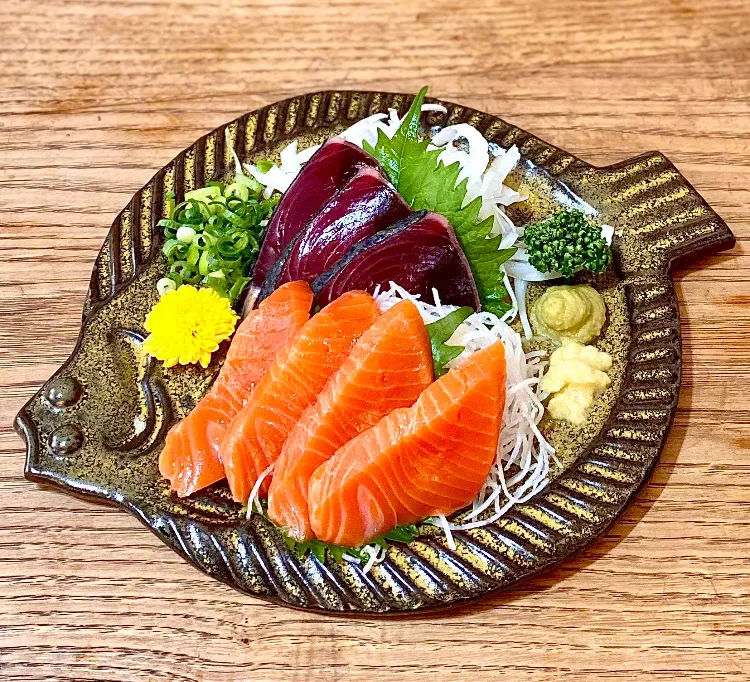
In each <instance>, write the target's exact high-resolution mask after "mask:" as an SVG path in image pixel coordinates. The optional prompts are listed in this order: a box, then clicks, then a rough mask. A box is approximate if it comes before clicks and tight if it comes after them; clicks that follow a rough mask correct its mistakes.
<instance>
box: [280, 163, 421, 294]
mask: <svg viewBox="0 0 750 682" xmlns="http://www.w3.org/2000/svg"><path fill="white" fill-rule="evenodd" d="M409 213H411V211H410V209H409V206H408V205H407V203H406V202H405V201H404V200H403V199H402V198H401V196H400V195H399V193H398V192H397V191H396V190H395V189H393V187H392V186H391V185H390V184H388V182H387V181H386V180H385V178H383V176H382V175H381V174H380V173H379V172H378V171H377V170H375V169H373V168H368V167H362V168H360V169H359V170H358V171H357V174H356V175H355V176H354V177H353V178H352V179H351V180H349V182H348V183H347V184H346V185H345V186H344V187H343V188H342V189H341V190H340V191H339V192H338V193H336V194H335V195H334V196H333V198H332V199H331V200H330V201H329V202H328V203H327V204H326V205H325V206H324V207H323V208H322V209H321V210H320V212H319V213H318V214H317V215H315V216H314V217H313V218H312V220H310V222H309V223H308V224H307V225H306V226H305V227H304V228H303V229H302V231H301V232H300V234H299V235H298V237H297V238H296V239H295V241H294V245H293V246H292V248H291V251H290V252H289V254H288V256H287V257H286V259H285V261H284V265H283V267H282V268H281V273H280V275H279V278H278V280H277V282H274V287H271V288H275V286H277V285H278V284H283V283H284V282H292V281H294V280H298V279H301V280H304V281H306V282H311V281H312V280H314V279H315V278H316V277H317V276H318V275H320V274H321V273H323V272H325V271H326V270H328V268H330V267H331V266H332V265H334V264H335V263H336V261H338V260H339V259H340V258H341V257H342V256H344V255H345V254H346V253H347V251H349V249H350V248H351V247H352V246H354V244H356V243H357V242H360V241H362V239H364V238H365V237H369V236H370V235H372V234H375V233H376V232H378V231H379V230H382V229H384V228H386V227H389V226H390V225H393V223H395V222H397V221H399V220H402V219H403V218H406V216H408V215H409ZM266 283H267V284H266V286H267V285H268V279H266Z"/></svg>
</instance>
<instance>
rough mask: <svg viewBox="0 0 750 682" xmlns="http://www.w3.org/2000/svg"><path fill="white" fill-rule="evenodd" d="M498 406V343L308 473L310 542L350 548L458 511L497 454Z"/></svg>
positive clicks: (501, 386)
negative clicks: (313, 537) (312, 536)
mask: <svg viewBox="0 0 750 682" xmlns="http://www.w3.org/2000/svg"><path fill="white" fill-rule="evenodd" d="M504 407H505V352H504V349H503V345H502V343H501V342H499V341H498V342H496V343H494V344H492V345H491V346H489V347H487V348H485V349H483V350H481V351H478V352H477V353H475V354H474V355H472V356H471V357H470V358H469V359H468V360H467V361H466V362H465V363H464V364H463V365H462V366H461V367H459V368H458V369H454V370H451V371H450V372H448V373H447V374H445V375H444V376H442V377H440V379H438V380H437V381H435V382H434V383H432V384H430V386H428V387H427V388H426V389H425V390H424V391H423V392H422V394H421V395H420V396H419V399H418V400H417V402H416V403H414V405H413V406H412V407H410V408H401V409H397V410H394V411H393V412H391V413H390V414H389V415H387V416H386V417H384V418H383V419H381V420H380V421H379V422H378V423H377V424H376V425H375V426H373V427H372V428H371V429H368V430H367V431H364V432H362V433H360V434H359V435H358V436H356V437H355V438H353V439H352V440H350V441H349V442H348V443H347V444H346V445H344V446H343V447H341V448H339V449H338V450H337V451H336V453H335V454H334V456H333V457H331V459H329V460H328V461H327V462H325V463H324V464H322V465H321V466H320V467H318V468H317V469H316V470H315V473H314V474H313V475H312V478H311V479H310V484H309V488H308V503H309V507H308V508H309V512H310V523H311V525H312V529H313V532H314V533H315V535H316V537H318V538H319V539H320V540H323V541H325V542H331V543H335V544H339V545H346V546H350V547H356V546H359V545H362V544H365V543H367V542H369V541H370V540H372V539H373V538H374V537H377V536H378V535H382V534H383V533H387V532H388V531H390V530H392V529H393V528H395V527H396V526H398V525H402V524H408V523H415V522H417V521H420V520H422V519H424V518H426V517H428V516H436V515H439V514H449V513H452V512H454V511H456V510H458V509H461V508H462V507H465V506H466V505H467V504H469V503H470V502H471V501H472V500H473V499H474V497H476V495H477V494H478V492H479V491H480V489H481V487H482V484H483V483H484V481H485V479H486V478H487V474H488V473H489V471H490V468H491V466H492V464H493V462H494V461H495V458H496V456H497V442H498V437H499V434H500V427H501V424H502V415H503V409H504Z"/></svg>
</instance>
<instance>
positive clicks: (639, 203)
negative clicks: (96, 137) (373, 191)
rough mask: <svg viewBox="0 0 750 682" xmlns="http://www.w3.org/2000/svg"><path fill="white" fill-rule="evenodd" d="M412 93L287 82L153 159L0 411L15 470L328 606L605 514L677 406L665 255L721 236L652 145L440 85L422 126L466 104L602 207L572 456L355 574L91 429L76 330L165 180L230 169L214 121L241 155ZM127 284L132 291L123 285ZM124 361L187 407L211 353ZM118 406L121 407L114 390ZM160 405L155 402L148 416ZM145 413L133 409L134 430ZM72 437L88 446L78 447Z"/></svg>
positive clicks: (162, 197)
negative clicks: (591, 143) (608, 142)
mask: <svg viewBox="0 0 750 682" xmlns="http://www.w3.org/2000/svg"><path fill="white" fill-rule="evenodd" d="M411 101H412V97H411V96H408V95H399V94H391V93H382V92H342V91H332V92H322V93H313V94H308V95H303V96H298V97H293V98H290V99H287V100H284V101H282V102H279V103H276V104H273V105H270V106H267V107H264V108H262V109H259V110H258V111H255V112H251V113H249V114H246V115H244V116H242V117H240V118H238V119H236V120H235V121H232V122H231V123H229V124H227V125H225V126H222V127H220V128H218V129H217V130H215V131H213V132H211V133H209V134H208V135H206V136H204V137H202V138H201V139H200V140H198V141H197V142H196V143H195V144H194V145H193V146H192V147H190V148H189V149H187V150H185V151H184V152H183V153H181V154H180V155H178V156H177V157H176V158H175V159H174V160H173V161H171V162H170V163H169V164H167V165H166V166H165V167H164V168H163V169H161V170H160V171H159V172H158V173H156V175H155V176H154V177H153V178H152V179H151V180H150V182H149V183H148V184H147V185H146V186H145V187H144V188H143V189H141V190H140V191H139V192H137V193H136V194H135V196H134V197H133V199H132V200H131V201H130V203H129V204H128V205H127V206H126V207H125V209H124V210H123V211H122V212H121V213H120V215H119V216H118V217H117V219H116V220H115V222H114V224H113V225H112V228H111V230H110V232H109V235H108V236H107V239H106V241H105V243H104V245H103V247H102V249H101V251H100V253H99V256H98V258H97V260H96V263H95V267H94V271H93V274H92V278H91V285H90V290H89V294H88V297H87V300H86V304H85V308H84V327H83V331H82V337H81V339H80V340H79V345H78V347H77V349H76V351H75V352H74V354H73V356H72V357H71V359H70V360H69V361H68V362H67V363H66V364H65V365H64V366H63V367H62V368H61V369H60V370H59V372H58V373H56V375H55V376H54V377H53V378H52V379H50V381H49V382H47V384H46V385H45V386H44V387H43V388H42V390H41V391H39V393H37V395H36V396H34V398H32V400H31V401H29V403H28V404H27V405H26V406H25V407H24V409H23V410H22V411H21V412H20V413H19V416H18V418H17V420H16V427H17V429H18V430H19V432H20V433H21V434H22V435H23V437H24V438H25V439H26V442H27V448H28V452H27V467H26V474H27V476H28V477H29V478H31V479H33V480H44V481H52V482H54V483H56V484H57V485H60V486H62V487H63V488H65V489H67V490H69V491H71V492H74V493H75V494H79V495H84V496H89V497H96V498H99V499H104V500H107V501H110V502H111V503H113V504H117V505H120V506H123V507H125V508H127V509H129V510H130V511H131V512H132V513H133V514H134V515H135V516H136V517H138V518H139V519H140V520H141V521H142V522H143V523H144V524H145V525H147V526H148V527H149V528H150V529H151V530H152V531H153V532H154V533H156V534H157V535H158V536H159V537H160V538H161V539H162V540H163V541H164V542H165V543H166V544H167V545H169V546H170V547H172V548H173V549H174V550H175V551H177V552H178V553H180V554H181V555H182V556H184V557H185V558H186V559H187V560H189V561H191V562H192V563H193V564H195V565H196V566H197V567H198V568H200V569H201V570H203V571H204V572H206V573H207V574H209V575H211V576H213V577H215V578H216V579H218V580H221V581H223V582H225V583H228V584H229V585H232V586H233V587H235V588H237V589H239V590H241V591H243V592H246V593H248V594H252V595H255V596H257V597H260V598H263V599H267V600H270V601H276V602H279V603H283V604H286V605H290V606H294V607H297V608H305V609H314V610H321V611H328V612H339V611H354V612H369V613H400V612H404V611H414V610H417V609H435V608H440V607H445V606H449V605H451V604H455V603H456V602H460V601H463V600H466V599H470V598H474V597H477V596H479V595H482V594H486V593H488V592H492V591H493V590H496V589H499V588H502V587H505V586H507V585H509V584H511V583H514V582H516V581H518V580H520V579H522V578H524V577H526V576H529V575H532V574H534V573H537V572H538V571H540V570H542V569H543V568H545V567H546V566H548V565H550V564H551V563H554V562H557V561H559V560H561V559H563V558H565V557H567V556H569V555H570V554H571V553H572V552H574V551H575V550H577V549H579V548H580V547H582V546H584V545H585V544H587V543H588V542H590V541H591V540H592V539H593V538H595V537H596V536H598V535H599V534H601V533H602V532H603V531H604V530H605V529H606V528H607V526H609V525H610V524H611V523H613V521H614V520H615V519H616V518H617V516H618V514H619V513H620V512H621V511H622V509H623V507H624V506H625V504H626V503H627V502H628V500H629V499H631V498H632V496H633V495H634V494H635V492H636V491H637V490H638V489H639V488H640V487H641V486H642V485H643V483H644V482H645V480H646V479H647V477H648V475H649V473H650V471H651V470H652V468H653V466H654V465H655V463H656V461H657V458H658V455H659V452H660V450H661V447H662V445H663V442H664V438H665V435H666V433H667V429H668V427H669V424H670V422H671V419H672V417H673V415H674V411H675V409H676V404H677V397H678V391H679V383H680V361H681V350H680V329H679V318H678V310H677V300H676V297H675V293H674V288H673V286H672V283H671V281H670V279H669V274H668V273H669V267H670V264H671V263H672V262H673V261H674V260H675V259H677V258H682V257H687V256H690V255H691V254H694V253H696V252H698V251H701V250H705V249H722V248H727V247H729V246H730V245H731V244H732V243H733V237H732V235H731V232H730V231H729V230H728V228H727V227H726V225H725V224H724V223H723V221H722V220H721V219H720V218H719V217H718V216H717V215H716V214H715V213H714V212H713V211H712V210H711V209H710V208H709V207H708V205H707V204H706V203H705V202H704V201H703V199H702V198H701V197H700V196H699V195H698V193H697V192H696V191H695V190H694V189H693V188H692V187H691V186H690V184H689V183H688V182H687V181H686V180H685V179H684V178H683V177H682V176H681V175H680V173H679V172H678V171H677V169H676V168H675V167H674V166H673V165H672V164H671V163H670V162H669V161H668V160H667V159H666V158H665V157H664V156H663V155H661V154H659V153H650V154H645V155H643V156H641V157H638V158H637V159H634V160H631V161H627V162H625V163H621V164H617V165H614V166H611V167H608V168H602V169H598V168H593V167H591V166H589V165H587V164H585V163H584V162H582V161H580V160H578V159H576V158H575V157H574V156H572V155H570V154H568V153H567V152H565V151H563V150H561V149H558V148H556V147H554V146H552V145H549V144H547V143H545V142H543V141H541V140H540V139H538V138H537V137H535V136H533V135H530V134H529V133H526V132H524V131H522V130H520V129H518V128H516V127H514V126H512V125H510V124H508V123H506V122H505V121H503V120H501V119H499V118H497V117H495V116H490V115H488V114H483V113H481V112H478V111H475V110H473V109H470V108H467V107H463V106H459V105H455V104H450V103H443V104H444V106H445V107H446V109H447V112H445V113H443V112H437V111H433V112H429V113H427V114H426V115H425V118H424V120H425V123H426V126H427V128H428V129H437V128H439V127H442V126H445V125H450V124H457V123H465V122H469V123H471V124H472V125H474V126H475V127H477V128H478V129H479V130H480V131H482V133H483V134H484V135H485V137H486V138H487V139H488V140H490V141H492V142H494V143H497V144H498V145H501V146H503V147H508V146H510V145H512V144H515V145H517V146H518V148H519V150H520V152H521V154H522V156H523V158H524V159H525V160H526V161H530V162H531V163H532V164H533V165H534V166H535V167H536V168H538V169H541V171H543V172H544V173H546V174H547V175H548V176H549V178H550V179H551V182H557V181H561V182H562V183H564V188H565V191H566V192H572V193H573V194H574V195H575V196H576V197H580V198H581V199H582V200H583V201H586V202H588V203H589V204H590V205H591V206H594V207H595V208H596V210H597V211H598V212H599V216H600V218H601V219H602V220H603V221H606V222H610V223H611V224H612V225H614V227H615V234H616V246H617V253H618V256H619V259H618V263H617V265H618V266H619V271H620V275H621V281H622V287H623V289H624V292H625V307H626V309H627V318H628V320H627V323H628V325H627V326H628V338H627V342H626V344H625V345H624V346H623V348H622V352H623V354H625V355H626V356H627V357H626V362H625V363H624V371H623V376H622V378H621V389H620V391H619V394H618V395H617V397H616V400H615V401H614V403H613V405H612V408H611V411H610V413H609V416H608V418H607V419H606V423H605V424H604V426H603V427H602V428H601V430H600V431H599V432H598V434H594V435H593V436H592V438H591V439H590V441H589V444H588V445H586V446H585V447H582V448H581V450H580V451H579V452H578V458H577V460H576V461H575V462H574V463H573V464H572V465H571V466H569V467H568V468H567V469H566V470H565V471H564V472H563V473H562V474H560V476H559V477H558V478H557V479H556V480H555V481H554V482H553V483H552V484H551V485H550V486H548V487H547V488H546V489H544V490H542V491H541V492H540V493H538V494H537V495H536V496H535V497H534V498H532V499H531V500H529V501H528V502H527V503H524V504H520V505H517V506H516V507H514V508H513V509H512V510H511V511H510V512H509V513H508V514H507V515H506V516H505V517H503V518H502V519H500V520H499V521H497V522H495V523H493V524H491V525H489V526H487V527H484V528H478V529H474V530H468V531H458V532H455V533H454V534H453V540H454V542H455V549H451V548H450V547H449V545H448V541H447V540H446V538H445V537H443V535H442V533H441V532H440V531H439V529H437V528H436V527H434V526H430V525H422V526H421V527H420V534H419V536H418V537H417V538H416V539H415V540H414V541H413V542H412V543H410V544H409V545H408V546H406V545H401V544H394V545H392V546H391V547H390V549H389V551H388V553H387V556H386V558H385V560H384V561H383V562H382V563H379V564H376V565H375V566H373V568H372V570H371V571H370V572H369V573H368V574H364V573H363V571H362V567H361V566H358V565H357V564H354V563H350V562H348V561H342V562H340V563H335V562H332V561H331V560H330V559H329V558H327V559H326V561H325V562H321V561H319V560H318V559H317V558H316V557H314V556H312V555H309V554H308V555H307V556H305V557H304V558H301V559H300V558H299V557H298V556H297V555H296V554H295V553H294V552H293V551H291V550H289V549H288V548H287V546H286V544H285V543H284V541H283V539H282V537H281V536H280V535H279V533H278V532H277V531H276V530H275V528H274V527H273V526H272V525H271V524H270V523H269V522H268V521H267V520H266V519H265V518H263V517H261V516H259V515H257V514H254V515H252V516H251V518H250V519H249V520H247V521H246V520H245V519H244V513H243V511H242V510H241V509H240V508H239V507H238V506H237V505H235V504H234V503H232V501H231V500H230V499H229V496H228V492H227V491H226V490H225V489H224V488H222V487H221V486H218V487H217V486H214V487H212V488H211V489H209V490H207V491H206V492H205V493H204V494H202V495H199V496H195V497H193V498H189V499H185V500H177V499H175V498H173V497H170V496H169V494H168V491H167V488H166V485H165V484H164V482H163V481H161V480H159V479H158V477H157V473H156V466H155V459H154V458H155V457H156V452H155V451H151V450H150V449H149V448H150V447H151V446H150V438H149V439H148V440H149V444H148V447H146V449H145V451H144V453H145V454H144V453H141V450H142V446H143V447H145V446H144V443H145V442H146V441H145V440H144V442H143V443H141V441H139V440H138V441H133V440H126V441H125V444H126V445H129V446H133V444H135V446H134V449H133V450H132V452H130V453H123V452H121V451H118V450H117V448H116V447H107V446H106V444H105V442H104V440H103V439H102V438H100V436H101V434H100V433H98V432H97V429H101V428H102V420H104V419H105V416H100V415H98V413H97V410H96V409H94V408H96V405H97V403H96V400H99V401H100V403H99V404H101V402H103V396H102V395H99V394H93V395H89V392H91V391H94V392H95V391H96V390H102V389H96V388H95V387H92V386H84V387H83V388H82V390H81V391H78V390H74V389H76V387H77V385H76V384H75V376H76V372H78V371H79V370H80V371H81V372H83V369H82V368H83V367H87V366H88V365H87V364H86V363H87V362H89V365H90V364H91V362H92V361H94V360H96V357H93V358H90V359H89V360H87V357H86V353H90V352H91V351H88V350H85V349H86V348H88V347H89V345H90V344H88V345H87V337H91V335H93V334H94V333H95V332H96V330H97V329H100V328H104V329H109V330H111V329H120V330H127V329H129V327H128V324H127V323H126V322H128V321H126V320H125V319H124V318H125V317H126V314H125V313H124V312H123V306H121V305H120V301H121V300H125V301H132V300H140V298H148V296H153V281H154V277H155V276H156V274H157V272H158V267H159V263H160V262H161V261H160V258H161V256H160V253H159V252H160V247H161V244H162V237H161V229H160V228H159V227H158V222H159V220H160V219H161V218H163V217H164V216H165V212H166V197H167V194H168V193H169V192H174V194H175V197H176V200H177V201H181V200H182V199H183V197H184V195H185V193H186V192H188V191H189V190H191V189H194V188H195V187H197V186H201V185H203V184H205V182H206V181H208V180H210V179H215V178H219V177H223V176H224V175H225V173H227V172H231V171H232V170H233V168H234V161H233V158H232V155H231V150H230V148H229V147H228V146H227V145H226V144H225V135H228V137H229V141H230V144H231V145H232V146H233V147H234V148H235V149H236V150H237V153H238V155H239V156H240V158H241V159H242V160H243V161H244V160H252V159H257V158H261V157H264V156H267V155H268V154H269V153H274V152H276V151H278V149H279V148H280V146H281V145H283V144H284V143H285V142H287V141H289V140H292V139H302V140H303V141H304V142H305V143H306V144H314V143H316V142H320V141H322V140H323V139H324V138H325V137H328V136H330V135H332V134H335V133H337V132H340V131H341V130H343V129H344V128H345V127H347V126H349V125H351V124H352V123H353V122H355V121H357V120H360V119H362V118H364V117H365V116H368V115H371V114H373V113H376V112H378V111H385V110H387V109H388V108H391V107H393V108H395V109H397V110H398V111H399V113H401V114H403V113H404V112H405V111H406V109H407V108H408V106H409V104H410V103H411ZM430 101H433V102H434V101H436V100H430ZM521 172H524V171H523V169H522V171H521ZM559 187H563V185H559ZM549 208H551V209H554V208H555V206H554V204H550V205H549ZM139 287H140V288H139ZM136 294H137V296H138V297H140V298H133V297H135V296H136ZM128 296H130V298H128ZM121 297H122V299H121ZM100 317H101V318H102V321H101V323H100V322H99V321H98V318H100ZM97 325H98V326H97ZM107 333H109V332H107ZM105 336H106V335H103V336H102V338H104V337H105ZM102 343H104V342H102ZM103 357H104V356H103ZM94 364H95V363H94ZM125 369H126V370H127V371H128V372H129V374H128V376H132V377H140V378H139V379H138V381H135V382H133V383H135V384H136V385H140V387H141V390H140V393H138V391H137V390H136V388H137V386H134V387H133V390H134V391H135V393H133V396H136V395H140V396H141V397H140V398H138V397H135V398H133V397H130V398H128V400H130V401H131V402H132V401H140V403H141V404H146V405H148V404H153V407H152V411H156V410H157V403H158V402H160V401H161V398H159V397H158V396H157V397H156V398H154V387H155V386H159V387H162V388H163V390H164V398H163V399H164V401H165V404H168V403H169V402H170V400H171V403H172V405H171V406H168V405H167V406H168V407H169V409H174V410H175V414H176V415H177V416H180V415H182V414H184V413H185V411H186V410H187V409H189V406H190V403H189V402H185V400H187V399H186V398H185V397H184V394H185V393H189V390H187V389H188V388H189V387H194V386H206V385H208V381H209V380H210V376H209V374H210V371H209V373H203V374H201V373H200V372H199V371H198V370H195V371H194V370H187V371H185V372H181V373H179V377H178V378H177V379H170V377H167V376H165V375H163V374H162V373H161V372H160V371H159V372H157V371H156V370H155V369H154V368H151V369H149V370H147V372H146V374H143V375H140V374H138V368H137V367H136V366H135V365H131V366H130V367H129V368H125ZM86 371H91V370H90V369H88V370H86ZM211 371H215V369H214V370H211ZM191 372H193V373H192V374H191ZM168 379H169V381H168ZM170 381H171V382H172V383H170ZM144 382H145V383H144ZM78 388H81V387H80V386H78ZM50 389H54V390H55V391H58V392H60V391H63V389H64V390H65V391H67V393H68V394H70V401H69V403H66V404H65V405H63V406H62V407H60V406H56V407H51V406H50V405H49V403H48V402H46V401H47V398H45V395H47V394H48V392H49V391H50ZM107 390H110V389H107ZM110 392H111V391H110ZM149 392H150V393H151V399H150V403H149V397H148V394H149ZM108 397H111V396H108ZM123 400H125V399H124V398H123ZM79 401H88V403H87V405H88V409H89V412H88V413H86V412H85V411H82V410H80V409H79V405H78V402H79ZM116 407H117V408H118V409H122V410H123V411H127V413H128V414H131V413H132V412H133V409H132V407H133V406H132V405H130V404H128V405H125V404H123V405H117V406H116ZM89 413H90V414H89ZM87 414H89V416H86V415H87ZM102 414H103V415H106V414H109V413H104V412H102ZM97 418H98V419H99V420H100V421H96V419H97ZM87 420H88V421H87ZM168 421H169V419H168V418H164V419H162V421H161V422H159V425H160V426H154V425H152V427H151V429H150V430H151V431H153V430H154V428H156V429H157V430H158V429H160V428H161V425H163V423H165V422H168ZM148 424H149V421H148V420H146V428H147V430H149V427H148ZM110 445H116V444H112V443H110ZM81 448H82V449H83V451H85V454H86V456H87V458H86V459H85V460H80V461H79V460H78V459H77V453H78V451H79V449H81ZM125 449H127V447H126V448H125ZM134 453H135V454H134ZM139 453H140V454H139ZM82 461H85V462H89V463H88V464H85V465H82V464H81V462H82ZM91 462H93V464H92V463H91ZM105 473H106V475H105Z"/></svg>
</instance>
